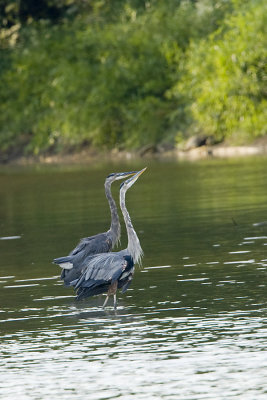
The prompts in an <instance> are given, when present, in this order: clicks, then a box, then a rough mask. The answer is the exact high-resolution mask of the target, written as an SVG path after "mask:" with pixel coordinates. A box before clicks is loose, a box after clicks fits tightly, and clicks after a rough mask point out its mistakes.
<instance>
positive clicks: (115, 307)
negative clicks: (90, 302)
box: [113, 293, 117, 310]
mask: <svg viewBox="0 0 267 400" xmlns="http://www.w3.org/2000/svg"><path fill="white" fill-rule="evenodd" d="M113 298H114V310H116V309H117V297H116V293H115V294H114V295H113Z"/></svg>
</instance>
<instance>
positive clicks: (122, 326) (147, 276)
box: [0, 158, 267, 400]
mask: <svg viewBox="0 0 267 400" xmlns="http://www.w3.org/2000/svg"><path fill="white" fill-rule="evenodd" d="M266 164H267V160H266V159H265V158H257V159H253V158H251V159H240V160H230V161H221V160H208V161H203V162H196V163H193V164H191V163H175V162H165V163H163V162H161V163H160V162H150V163H148V169H147V171H146V173H145V174H143V175H142V177H140V179H139V180H138V182H137V183H136V184H135V185H134V186H133V187H132V188H131V189H130V190H129V191H128V193H127V206H128V209H129V212H130V214H131V217H132V221H133V224H134V226H135V228H136V231H137V233H138V235H139V238H140V241H141V244H142V247H143V249H144V252H145V257H144V260H143V267H142V268H141V269H138V268H137V270H136V273H135V277H134V280H133V283H132V286H131V287H130V289H129V290H128V291H127V293H126V294H124V295H121V294H120V295H119V307H118V310H117V313H114V311H113V309H112V307H108V308H107V309H106V310H105V311H103V310H102V309H101V305H102V303H103V300H104V299H103V297H94V298H90V299H88V300H86V301H83V302H79V303H77V302H76V301H75V298H74V295H73V292H72V289H68V288H64V287H63V286H62V283H61V281H60V279H59V275H60V271H59V268H58V267H57V266H55V265H53V264H51V260H52V259H53V258H54V257H57V256H61V255H65V254H67V253H68V252H69V251H70V250H71V249H72V248H73V247H74V246H75V245H76V243H77V241H78V239H79V238H81V237H84V236H88V235H90V234H95V233H98V232H102V231H105V230H106V229H107V228H108V226H109V219H110V216H109V209H108V206H107V204H106V199H105V196H104V187H103V183H104V178H105V176H106V175H107V174H108V173H110V172H114V171H127V170H133V169H141V168H143V167H144V166H146V165H147V163H146V164H145V165H143V164H141V163H135V162H128V163H124V164H113V165H107V164H103V165H95V166H75V167H55V166H50V167H32V168H20V169H17V168H15V167H12V168H11V167H2V168H1V170H0V239H1V240H0V252H1V253H0V254H1V258H0V328H1V353H2V354H1V360H0V372H1V382H0V398H3V399H14V398H15V397H16V396H19V397H20V398H21V399H25V400H26V399H36V400H37V399H58V398H61V399H73V398H75V399H83V400H84V398H86V399H92V400H104V399H116V398H120V399H123V400H124V399H125V400H128V399H138V400H139V399H151V400H154V399H166V400H167V399H173V400H180V399H183V400H184V399H186V400H192V399H196V400H198V399H213V400H214V399H242V400H243V399H245V400H246V399H251V400H254V399H266V396H267V384H266V381H267V372H266V371H267V369H266V367H267V354H266V337H267V335H266V266H267V251H266V250H267V222H266V221H267V206H266V199H267V185H266V182H267V168H266V166H267V165H266ZM113 186H114V187H113V192H114V196H115V197H116V196H117V194H118V189H119V183H115V184H114V185H113ZM121 242H122V247H125V246H126V238H125V229H123V230H122V241H121Z"/></svg>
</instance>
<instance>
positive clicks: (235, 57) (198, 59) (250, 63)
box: [173, 0, 267, 143]
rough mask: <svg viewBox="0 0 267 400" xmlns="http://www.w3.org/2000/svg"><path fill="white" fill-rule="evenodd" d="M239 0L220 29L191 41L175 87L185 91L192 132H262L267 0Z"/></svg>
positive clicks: (266, 105)
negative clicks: (232, 12)
mask: <svg viewBox="0 0 267 400" xmlns="http://www.w3.org/2000/svg"><path fill="white" fill-rule="evenodd" d="M237 6H238V7H236V10H235V13H234V15H232V16H230V17H229V18H227V19H225V21H224V22H223V24H222V25H221V27H220V29H219V30H217V31H216V32H215V33H214V34H212V35H210V36H209V38H208V39H205V40H203V39H202V40H200V41H195V42H193V43H192V44H191V46H190V47H189V49H188V51H187V58H186V67H185V69H184V71H183V72H184V74H183V77H182V79H181V80H180V81H179V82H178V83H177V85H176V87H175V89H174V91H173V93H174V94H175V95H178V94H179V95H180V94H181V93H183V94H184V95H185V96H186V95H187V96H188V100H187V104H188V107H187V111H188V114H189V115H190V116H191V123H189V124H188V127H187V130H188V131H189V132H190V133H191V134H192V132H205V133H207V134H211V135H215V136H217V137H218V138H219V139H220V138H225V137H230V138H231V140H232V141H234V142H243V143H244V142H247V141H248V140H249V139H253V138H254V137H256V136H260V135H264V134H265V133H266V121H267V48H266V43H267V3H266V2H265V1H263V0H260V1H253V2H249V3H246V4H245V5H244V4H242V3H241V2H240V3H239V2H237Z"/></svg>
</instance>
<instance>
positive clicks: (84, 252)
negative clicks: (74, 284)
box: [53, 171, 136, 286]
mask: <svg viewBox="0 0 267 400" xmlns="http://www.w3.org/2000/svg"><path fill="white" fill-rule="evenodd" d="M134 174H136V171H132V172H119V173H112V174H110V175H108V176H107V178H106V180H105V194H106V197H107V200H108V203H109V208H110V213H111V225H110V228H109V230H108V231H107V232H104V233H99V234H97V235H94V236H89V237H86V238H83V239H81V240H80V242H79V243H78V245H77V246H76V247H75V249H73V250H72V251H71V252H70V253H69V255H68V256H65V257H59V258H55V259H54V260H53V263H54V264H58V265H59V266H60V267H61V268H63V271H62V273H61V279H62V280H64V283H65V285H66V286H69V284H70V282H71V281H73V279H76V278H77V277H79V275H80V272H81V267H82V265H83V262H84V260H85V259H86V258H87V257H88V256H90V255H93V254H99V253H107V252H109V251H111V249H112V248H113V247H114V246H115V245H116V244H117V243H118V241H119V240H120V235H121V226H120V220H119V216H118V210H117V207H116V203H115V201H114V199H113V197H112V193H111V185H112V183H113V182H114V181H116V180H119V179H125V178H127V177H129V176H132V175H134Z"/></svg>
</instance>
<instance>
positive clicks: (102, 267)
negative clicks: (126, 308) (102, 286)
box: [72, 252, 128, 289]
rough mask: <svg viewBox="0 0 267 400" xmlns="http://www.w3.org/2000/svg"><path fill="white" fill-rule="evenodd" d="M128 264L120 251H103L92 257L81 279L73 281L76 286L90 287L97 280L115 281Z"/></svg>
mask: <svg viewBox="0 0 267 400" xmlns="http://www.w3.org/2000/svg"><path fill="white" fill-rule="evenodd" d="M127 266H128V261H127V259H126V258H125V257H124V256H123V254H121V252H118V253H103V254H97V255H96V256H92V257H90V259H89V261H88V264H87V265H86V267H85V268H84V272H83V273H82V275H81V277H80V279H79V280H77V281H76V282H72V284H73V285H75V288H76V289H77V288H79V287H81V286H82V287H90V286H93V285H95V283H96V282H102V283H104V282H113V281H115V280H117V279H119V277H120V276H121V274H122V273H123V272H124V271H125V269H126V268H127Z"/></svg>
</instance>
